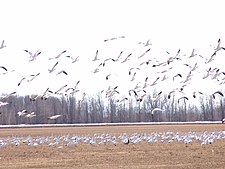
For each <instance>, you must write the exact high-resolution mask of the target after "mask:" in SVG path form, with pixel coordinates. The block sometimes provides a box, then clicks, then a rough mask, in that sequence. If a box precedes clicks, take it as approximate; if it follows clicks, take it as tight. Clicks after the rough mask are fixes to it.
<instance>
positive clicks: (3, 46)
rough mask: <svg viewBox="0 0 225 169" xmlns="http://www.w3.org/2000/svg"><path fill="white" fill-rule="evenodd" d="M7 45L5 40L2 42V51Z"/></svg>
mask: <svg viewBox="0 0 225 169" xmlns="http://www.w3.org/2000/svg"><path fill="white" fill-rule="evenodd" d="M4 44H5V41H4V40H2V44H1V46H0V49H3V48H5V47H6V45H4Z"/></svg>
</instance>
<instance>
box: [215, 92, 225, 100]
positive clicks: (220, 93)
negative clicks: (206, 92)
mask: <svg viewBox="0 0 225 169" xmlns="http://www.w3.org/2000/svg"><path fill="white" fill-rule="evenodd" d="M215 94H219V95H220V96H222V97H223V96H224V95H223V93H222V92H220V91H216V92H214V93H213V94H212V97H213V99H215V98H216V97H215Z"/></svg>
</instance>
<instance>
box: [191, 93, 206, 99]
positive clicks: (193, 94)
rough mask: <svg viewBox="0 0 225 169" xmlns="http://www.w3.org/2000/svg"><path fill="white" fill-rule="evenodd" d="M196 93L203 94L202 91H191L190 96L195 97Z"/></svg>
mask: <svg viewBox="0 0 225 169" xmlns="http://www.w3.org/2000/svg"><path fill="white" fill-rule="evenodd" d="M196 93H198V94H203V93H202V92H193V93H192V96H193V97H194V98H196Z"/></svg>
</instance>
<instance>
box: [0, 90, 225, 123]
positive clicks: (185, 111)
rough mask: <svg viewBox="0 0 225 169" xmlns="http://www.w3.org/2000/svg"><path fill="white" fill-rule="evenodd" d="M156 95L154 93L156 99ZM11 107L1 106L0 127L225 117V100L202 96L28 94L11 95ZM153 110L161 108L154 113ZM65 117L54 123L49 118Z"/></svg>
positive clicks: (200, 119) (9, 99)
mask: <svg viewBox="0 0 225 169" xmlns="http://www.w3.org/2000/svg"><path fill="white" fill-rule="evenodd" d="M156 94H157V92H156V91H155V92H154V93H153V96H154V95H156ZM4 101H6V102H8V103H9V104H7V105H4V106H0V125H14V124H49V123H64V124H74V123H118V122H188V121H218V120H221V119H222V118H224V100H223V97H219V98H218V99H214V98H213V97H212V96H207V95H203V96H200V97H199V100H198V102H199V104H198V105H196V104H193V103H189V102H188V101H187V100H184V101H183V102H182V103H178V102H177V99H176V98H175V96H171V98H170V99H168V97H167V95H162V96H161V97H160V98H159V99H153V97H152V96H151V95H146V96H145V98H144V99H143V100H139V101H137V100H135V99H132V98H127V99H124V100H123V101H121V100H118V99H117V98H114V97H110V98H108V99H106V98H104V97H103V96H102V95H101V94H100V93H99V94H96V95H95V96H92V97H90V96H86V97H84V98H83V99H78V98H77V97H76V95H67V96H65V95H61V96H60V97H55V96H49V97H48V98H47V99H41V98H37V99H36V100H32V99H31V97H30V96H29V95H26V96H15V95H12V96H9V97H8V98H6V99H4ZM154 108H161V109H162V110H163V111H157V112H155V113H154V114H152V113H151V111H152V110H153V109H154ZM22 110H26V111H27V112H28V113H31V112H34V114H35V115H34V116H32V117H28V116H19V115H18V112H19V111H22ZM58 114H60V115H62V116H61V117H59V118H57V119H55V120H51V119H49V118H48V117H50V116H53V115H58Z"/></svg>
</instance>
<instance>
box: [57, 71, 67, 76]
mask: <svg viewBox="0 0 225 169" xmlns="http://www.w3.org/2000/svg"><path fill="white" fill-rule="evenodd" d="M61 73H64V74H65V75H68V73H67V72H66V71H65V70H61V71H59V72H58V73H57V74H56V75H59V74H61Z"/></svg>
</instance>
